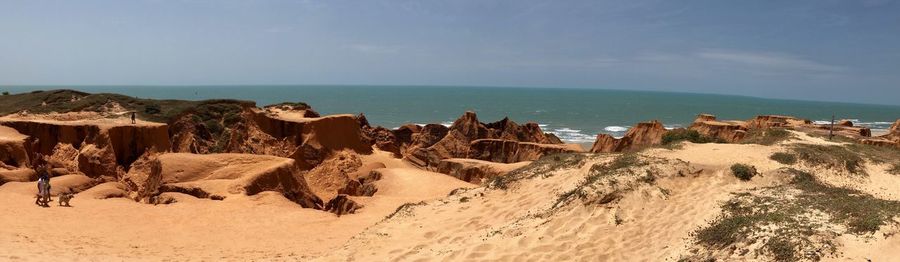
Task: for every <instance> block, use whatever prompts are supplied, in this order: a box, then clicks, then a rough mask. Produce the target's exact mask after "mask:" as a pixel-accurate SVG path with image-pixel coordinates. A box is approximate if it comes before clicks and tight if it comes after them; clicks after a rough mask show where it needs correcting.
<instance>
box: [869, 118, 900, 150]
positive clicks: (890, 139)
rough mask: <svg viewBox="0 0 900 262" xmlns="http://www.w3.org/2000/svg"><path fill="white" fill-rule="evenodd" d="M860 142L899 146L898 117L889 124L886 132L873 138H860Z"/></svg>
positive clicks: (899, 127) (899, 125)
mask: <svg viewBox="0 0 900 262" xmlns="http://www.w3.org/2000/svg"><path fill="white" fill-rule="evenodd" d="M860 142H861V143H863V144H868V145H875V146H885V147H896V148H900V119H897V121H895V122H894V124H893V125H891V128H890V129H888V133H887V134H884V135H882V136H878V137H873V138H865V139H861V140H860Z"/></svg>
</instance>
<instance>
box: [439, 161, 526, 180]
mask: <svg viewBox="0 0 900 262" xmlns="http://www.w3.org/2000/svg"><path fill="white" fill-rule="evenodd" d="M521 166H523V165H520V164H502V163H495V162H489V161H484V160H477V159H468V158H451V159H444V160H441V163H440V164H438V166H437V169H436V171H437V172H439V173H443V174H447V175H450V176H452V177H455V178H458V179H459V180H462V181H466V182H469V183H473V184H482V183H484V182H486V181H489V180H490V179H492V178H495V177H498V176H503V175H506V174H507V173H509V171H510V170H513V169H516V168H518V167H521Z"/></svg>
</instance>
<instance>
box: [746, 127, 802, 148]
mask: <svg viewBox="0 0 900 262" xmlns="http://www.w3.org/2000/svg"><path fill="white" fill-rule="evenodd" d="M793 137H794V135H793V134H791V132H789V131H787V130H785V129H782V128H766V129H751V130H749V131H747V135H746V136H745V137H744V139H743V140H741V143H743V144H759V145H766V146H770V145H774V144H777V143H779V142H781V141H785V140H788V139H791V138H793Z"/></svg>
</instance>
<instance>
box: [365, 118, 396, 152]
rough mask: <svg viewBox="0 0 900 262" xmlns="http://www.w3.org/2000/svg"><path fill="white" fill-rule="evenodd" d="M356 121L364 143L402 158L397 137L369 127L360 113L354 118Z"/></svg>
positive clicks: (385, 131) (387, 131)
mask: <svg viewBox="0 0 900 262" xmlns="http://www.w3.org/2000/svg"><path fill="white" fill-rule="evenodd" d="M356 121H357V122H358V123H359V126H360V129H361V130H362V139H363V141H364V142H365V143H367V144H371V145H375V147H376V148H378V149H380V150H382V151H387V152H391V153H393V154H394V156H396V157H402V155H401V154H400V145H399V144H398V142H397V137H396V136H395V135H394V133H393V132H391V130H389V129H387V128H384V127H380V126H375V127H373V126H371V125H369V120H368V119H366V116H365V115H363V114H362V113H360V114H359V115H357V116H356Z"/></svg>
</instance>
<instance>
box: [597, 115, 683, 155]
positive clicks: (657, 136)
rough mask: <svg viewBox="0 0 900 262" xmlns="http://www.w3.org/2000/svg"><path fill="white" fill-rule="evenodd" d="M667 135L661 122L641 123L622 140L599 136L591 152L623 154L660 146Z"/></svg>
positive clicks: (631, 129)
mask: <svg viewBox="0 0 900 262" xmlns="http://www.w3.org/2000/svg"><path fill="white" fill-rule="evenodd" d="M665 133H666V128H665V127H664V126H663V124H662V123H660V122H659V121H656V120H652V121H650V122H641V123H638V124H637V125H635V126H634V127H632V128H630V129H628V132H626V133H625V135H624V136H623V137H622V138H620V139H616V138H613V137H612V136H609V135H605V134H600V135H597V140H596V141H594V145H593V146H592V147H591V152H593V153H609V152H622V151H628V150H633V149H637V148H641V147H646V146H652V145H659V144H661V143H662V137H663V135H664V134H665Z"/></svg>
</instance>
